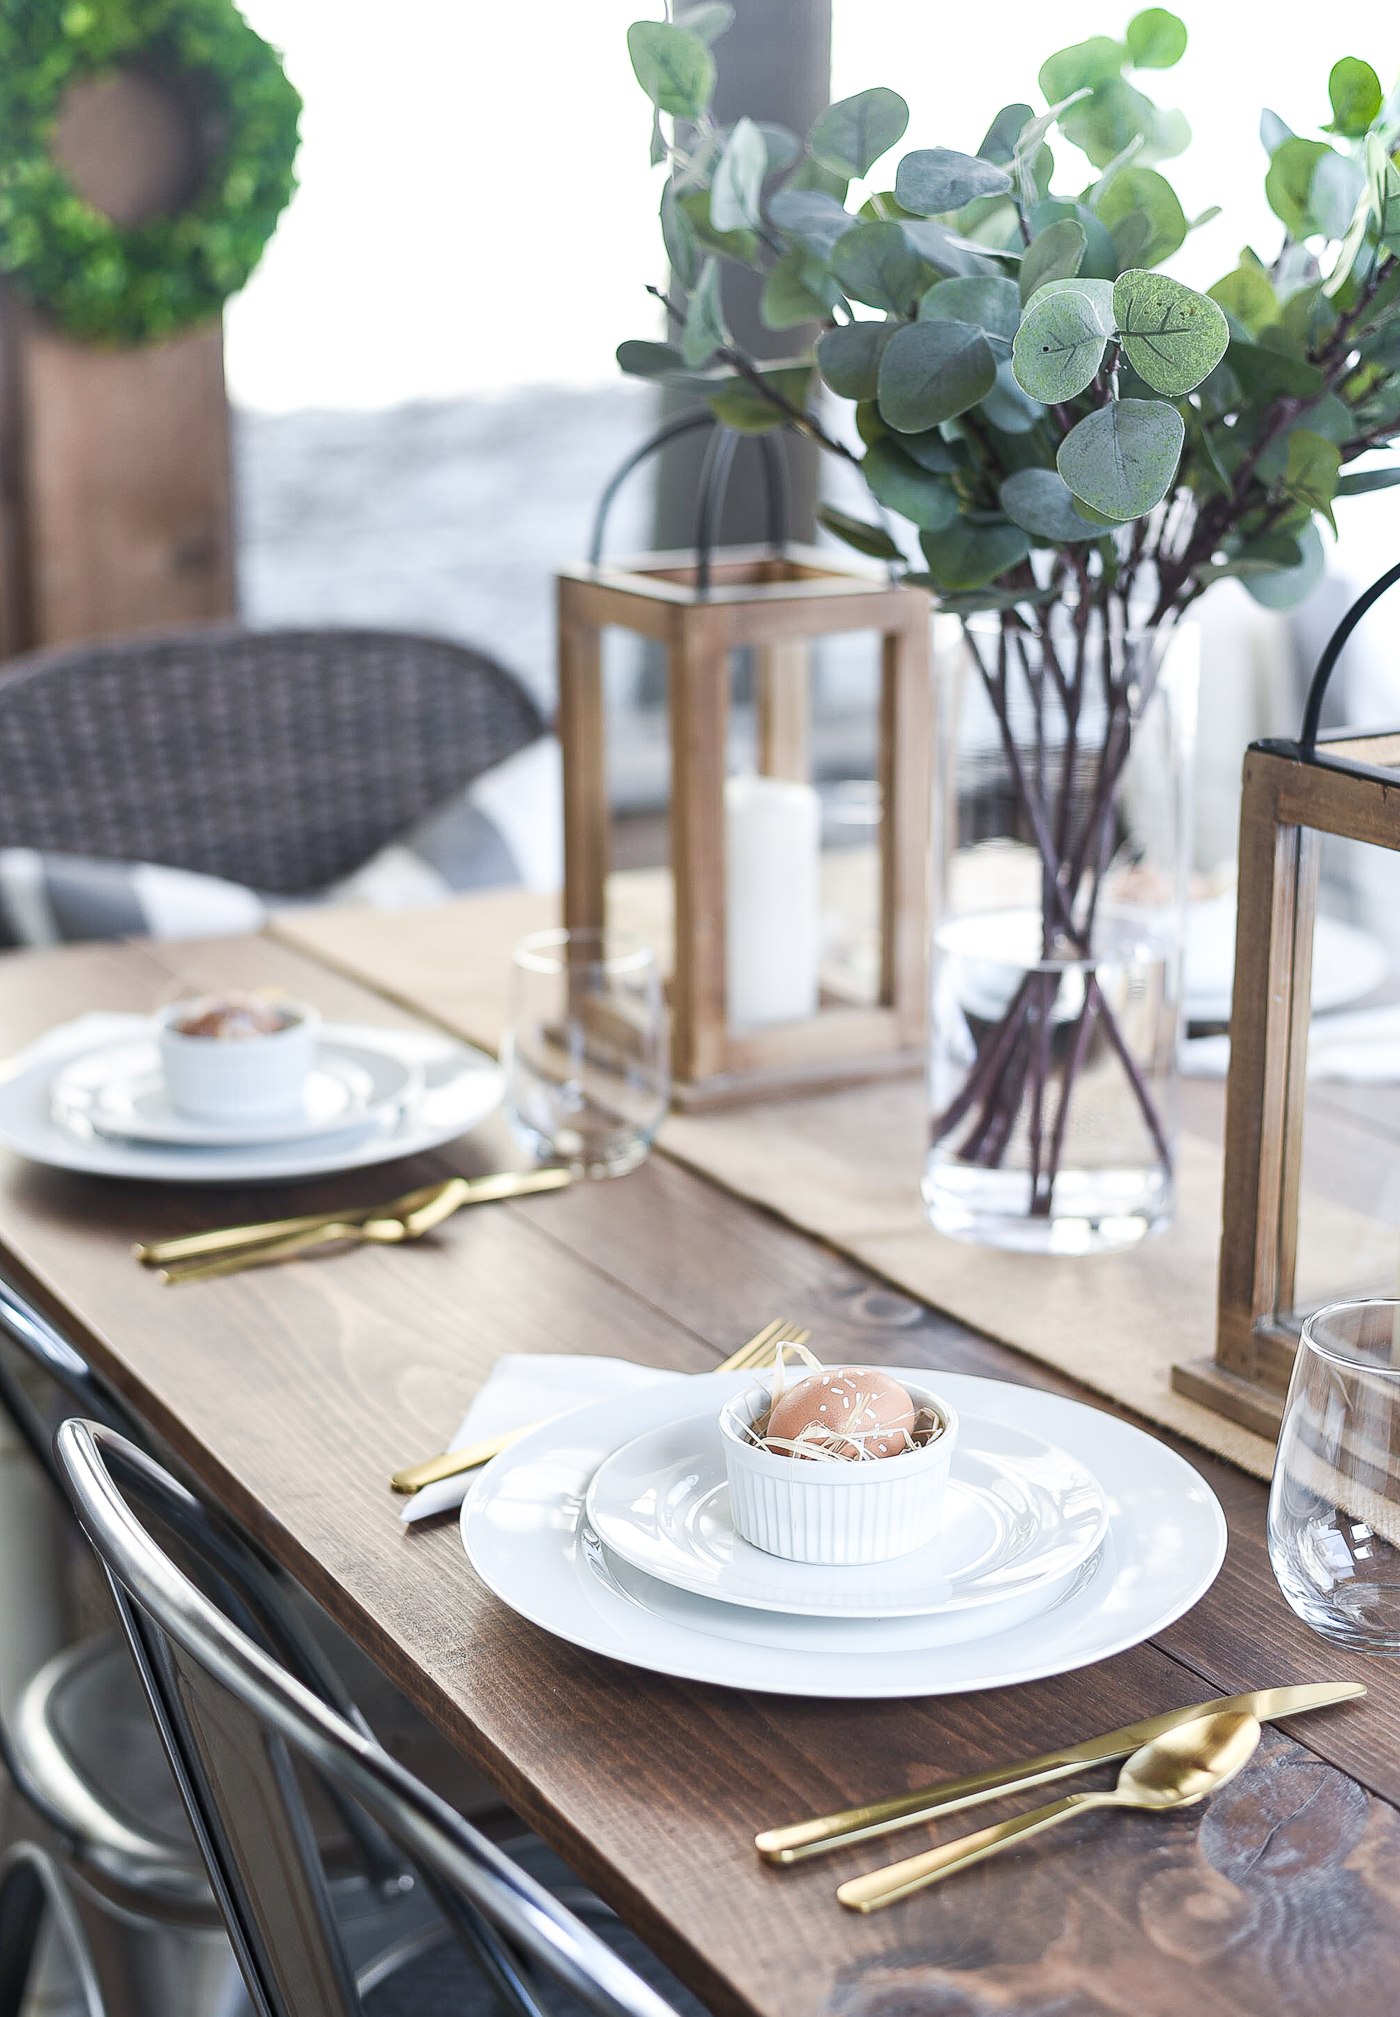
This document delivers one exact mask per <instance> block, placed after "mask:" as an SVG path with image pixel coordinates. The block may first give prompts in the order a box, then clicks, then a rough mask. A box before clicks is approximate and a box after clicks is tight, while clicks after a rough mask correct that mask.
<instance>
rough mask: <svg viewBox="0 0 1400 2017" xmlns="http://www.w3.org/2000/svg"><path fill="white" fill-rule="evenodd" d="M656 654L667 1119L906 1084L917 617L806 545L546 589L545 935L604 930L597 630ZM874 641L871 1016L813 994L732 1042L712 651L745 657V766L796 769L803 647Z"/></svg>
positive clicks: (917, 916) (667, 557) (921, 625)
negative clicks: (669, 1046)
mask: <svg viewBox="0 0 1400 2017" xmlns="http://www.w3.org/2000/svg"><path fill="white" fill-rule="evenodd" d="M608 625H616V626H618V627H620V628H622V629H624V630H630V631H634V632H636V633H638V634H639V635H641V636H643V637H648V638H654V639H655V640H656V641H657V642H658V643H660V644H661V645H663V646H664V647H665V651H666V657H667V666H668V673H669V688H670V719H671V875H672V879H673V883H674V898H675V905H674V914H675V955H674V970H673V973H672V977H671V1006H672V1017H673V1032H674V1062H675V1074H676V1099H677V1104H678V1105H681V1106H683V1107H691V1108H695V1107H700V1106H707V1105H715V1104H721V1103H725V1102H728V1101H734V1100H738V1099H742V1098H746V1097H756V1096H759V1095H762V1094H771V1093H776V1092H782V1091H788V1090H794V1089H798V1088H803V1087H808V1086H811V1085H813V1084H818V1083H834V1082H838V1081H840V1080H842V1079H847V1078H855V1077H860V1076H874V1075H878V1074H883V1073H887V1072H892V1071H897V1070H903V1069H910V1068H913V1067H915V1066H917V1065H918V1064H919V1063H921V1061H922V1056H923V1033H924V1028H925V1020H926V1009H927V1004H926V1000H925V995H926V958H927V955H926V949H925V933H926V928H927V909H928V905H927V857H928V838H929V791H930V772H931V736H932V721H931V714H932V699H931V686H930V666H929V632H930V604H929V598H928V596H927V595H926V594H925V592H924V591H923V590H922V589H918V588H907V587H901V586H899V585H897V584H894V583H891V582H890V581H889V580H887V579H880V578H878V577H874V578H872V576H871V575H870V574H869V573H867V572H863V571H861V570H860V569H859V568H857V567H855V566H848V565H846V564H844V563H842V562H841V561H839V560H835V559H833V558H832V556H831V555H830V554H828V553H826V552H825V551H821V550H818V549H817V548H814V547H807V546H793V545H776V546H769V547H763V548H752V549H750V548H737V547H736V548H730V549H727V550H726V551H725V552H724V553H723V554H722V555H716V556H715V558H714V560H713V562H712V563H711V562H710V560H709V556H708V555H707V554H705V553H703V552H702V553H700V554H698V555H697V554H695V553H655V554H648V555H647V556H645V558H643V559H639V560H631V561H625V562H619V563H615V564H612V565H607V566H604V565H598V564H593V565H588V566H578V567H569V568H565V569H564V570H563V571H562V572H561V573H560V576H559V733H560V738H561V741H562V744H563V752H564V842H565V862H564V921H565V923H566V924H567V925H569V926H572V927H581V926H597V925H600V924H602V923H603V922H604V921H605V900H606V877H607V864H608V806H607V791H606V780H605V767H604V720H603V687H602V632H603V630H604V628H605V627H606V626H608ZM842 631H874V632H876V633H878V635H879V637H880V640H881V686H880V756H879V781H880V785H881V792H882V818H881V826H880V890H881V903H880V909H881V970H880V985H879V990H878V999H877V1000H876V1002H875V1003H874V1004H873V1005H860V1004H854V1003H851V1002H842V1001H837V1000H830V999H824V1000H823V1001H822V1003H821V1005H820V1007H819V1008H818V1011H817V1013H816V1014H815V1015H812V1016H810V1017H807V1018H804V1019H803V1020H801V1021H799V1022H792V1023H784V1024H777V1025H769V1026H765V1027H761V1028H756V1029H748V1030H735V1029H732V1028H731V1027H730V1026H729V1023H728V1019H727V1014H726V976H725V912H724V901H725V897H724V893H725V864H724V830H725V822H724V779H725V746H726V733H727V728H728V717H729V687H730V678H729V655H730V653H731V652H732V651H733V650H734V649H735V648H736V647H739V646H744V645H747V646H751V647H752V648H753V650H754V653H755V662H756V669H757V684H756V700H757V708H758V716H759V763H760V769H761V771H762V772H764V773H766V774H767V775H770V776H775V777H804V776H805V775H806V772H807V754H806V745H807V709H808V663H807V659H808V647H809V645H810V643H811V641H812V640H813V639H814V638H816V637H819V636H821V635H824V634H832V633H836V632H842Z"/></svg>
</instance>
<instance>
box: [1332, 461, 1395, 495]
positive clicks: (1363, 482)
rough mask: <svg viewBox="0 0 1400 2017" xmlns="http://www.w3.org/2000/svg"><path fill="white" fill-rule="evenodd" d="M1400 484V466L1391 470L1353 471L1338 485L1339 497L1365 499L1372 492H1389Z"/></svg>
mask: <svg viewBox="0 0 1400 2017" xmlns="http://www.w3.org/2000/svg"><path fill="white" fill-rule="evenodd" d="M1396 483H1400V466H1392V467H1391V468H1390V469H1353V470H1349V471H1348V473H1347V474H1346V475H1345V476H1344V477H1342V478H1341V480H1340V481H1339V483H1338V484H1337V495H1338V497H1365V496H1366V495H1367V493H1368V492H1370V491H1372V490H1389V489H1390V488H1391V486H1392V485H1393V484H1396Z"/></svg>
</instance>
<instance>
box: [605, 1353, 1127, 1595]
mask: <svg viewBox="0 0 1400 2017" xmlns="http://www.w3.org/2000/svg"><path fill="white" fill-rule="evenodd" d="M898 1377H900V1375H898V1374H896V1378H898ZM958 1423H959V1426H958V1440H957V1446H956V1448H955V1449H954V1451H953V1464H952V1471H951V1474H950V1476H949V1480H948V1497H947V1500H946V1505H945V1511H944V1516H943V1526H942V1529H941V1531H940V1533H939V1535H938V1537H937V1539H936V1540H934V1541H931V1542H930V1543H929V1545H928V1546H927V1547H924V1548H916V1549H915V1550H914V1552H913V1553H912V1554H908V1555H901V1556H899V1557H898V1558H897V1559H896V1560H895V1561H892V1562H877V1563H874V1564H872V1565H871V1566H870V1567H868V1568H848V1567H840V1568H828V1567H824V1566H822V1565H821V1564H819V1563H815V1562H789V1561H785V1560H783V1559H781V1558H780V1557H779V1556H777V1555H769V1554H765V1553H764V1551H763V1550H762V1549H761V1548H755V1547H753V1546H752V1545H751V1544H750V1543H749V1542H748V1541H746V1540H744V1538H743V1536H742V1535H740V1534H737V1533H736V1532H735V1530H734V1522H733V1519H732V1518H731V1515H730V1510H729V1484H728V1480H727V1478H726V1476H725V1465H724V1445H723V1442H722V1440H721V1437H720V1433H719V1421H718V1415H717V1411H716V1410H715V1409H713V1408H710V1409H697V1410H693V1411H692V1412H691V1413H689V1414H687V1415H685V1416H683V1417H682V1418H681V1419H679V1420H677V1421H672V1422H668V1423H666V1424H665V1425H664V1426H663V1427H661V1428H658V1429H651V1430H649V1431H648V1432H647V1433H646V1434H645V1435H641V1436H637V1437H635V1438H634V1439H633V1441H632V1442H630V1443H627V1444H624V1446H623V1447H622V1448H621V1449H620V1450H615V1451H614V1452H613V1454H612V1456H610V1457H608V1458H607V1459H606V1460H605V1461H604V1462H603V1463H602V1464H601V1465H600V1466H599V1467H598V1470H597V1472H596V1473H595V1475H594V1478H593V1481H592V1483H591V1484H590V1486H589V1488H588V1494H587V1499H586V1502H585V1504H586V1512H587V1518H588V1522H589V1524H590V1526H591V1527H592V1528H593V1530H594V1532H595V1533H596V1534H597V1535H598V1537H599V1539H600V1540H601V1541H603V1542H604V1543H605V1544H606V1546H607V1547H608V1549H609V1551H610V1552H611V1553H612V1554H614V1555H618V1556H620V1557H621V1558H622V1560H623V1561H624V1562H629V1563H630V1564H631V1565H632V1567H633V1568H635V1569H641V1570H642V1571H643V1572H644V1573H645V1574H646V1575H648V1576H653V1577H657V1578H659V1580H660V1581H661V1582H663V1583H672V1584H674V1585H675V1587H676V1588H677V1589H680V1590H690V1591H691V1592H693V1594H694V1595H695V1596H697V1597H708V1598H711V1599H713V1600H714V1601H716V1602H718V1603H726V1604H741V1605H745V1606H747V1607H749V1608H751V1609H753V1610H758V1611H790V1612H792V1613H794V1614H795V1615H801V1616H806V1617H827V1618H899V1617H912V1616H915V1615H917V1614H919V1613H924V1614H926V1615H927V1614H931V1613H933V1612H935V1611H938V1612H943V1611H954V1610H967V1609H973V1608H976V1607H978V1606H981V1605H984V1604H995V1603H997V1602H999V1601H1000V1600H1001V1599H1003V1598H1006V1597H1016V1596H1023V1595H1027V1594H1029V1593H1030V1592H1032V1591H1034V1590H1036V1589H1038V1588H1039V1587H1040V1586H1041V1585H1042V1584H1049V1583H1055V1584H1059V1583H1062V1582H1063V1581H1064V1579H1065V1578H1066V1577H1067V1576H1068V1575H1070V1574H1072V1572H1073V1571H1074V1570H1075V1569H1077V1568H1078V1567H1079V1565H1080V1563H1081V1562H1084V1561H1087V1559H1088V1557H1089V1556H1090V1555H1092V1554H1093V1552H1094V1550H1095V1548H1097V1546H1098V1545H1099V1542H1100V1541H1101V1540H1102V1539H1103V1536H1104V1530H1105V1529H1106V1527H1107V1525H1108V1507H1107V1506H1106V1505H1105V1503H1104V1496H1103V1493H1102V1491H1101V1490H1100V1489H1099V1484H1098V1480H1097V1479H1096V1478H1095V1477H1094V1476H1093V1474H1092V1473H1091V1472H1090V1471H1087V1470H1086V1469H1085V1468H1084V1466H1083V1464H1081V1463H1080V1462H1078V1460H1077V1459H1076V1458H1074V1457H1072V1456H1071V1455H1070V1454H1069V1452H1068V1451H1067V1450H1057V1449H1056V1448H1055V1447H1054V1445H1053V1444H1051V1443H1047V1442H1046V1441H1045V1439H1044V1438H1043V1437H1042V1436H1036V1435H1032V1434H1030V1433H1029V1432H1028V1431H1027V1430H1025V1429H1019V1428H1013V1427H1011V1426H1010V1425H1009V1424H1008V1423H1005V1422H998V1421H993V1420H989V1419H988V1418H987V1417H985V1416H981V1415H971V1416H968V1415H964V1414H962V1413H961V1412H959V1417H958Z"/></svg>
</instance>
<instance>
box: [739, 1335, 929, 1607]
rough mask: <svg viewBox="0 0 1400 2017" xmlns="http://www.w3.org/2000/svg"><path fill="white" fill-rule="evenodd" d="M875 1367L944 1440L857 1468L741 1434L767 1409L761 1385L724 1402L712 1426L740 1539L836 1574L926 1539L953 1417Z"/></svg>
mask: <svg viewBox="0 0 1400 2017" xmlns="http://www.w3.org/2000/svg"><path fill="white" fill-rule="evenodd" d="M855 1370H857V1371H859V1370H860V1369H859V1368H858V1367H857V1368H856V1369H855ZM872 1370H873V1369H872ZM881 1370H882V1371H890V1372H892V1375H893V1377H894V1378H895V1379H897V1380H898V1381H899V1383H900V1385H901V1386H902V1387H905V1388H906V1389H907V1390H908V1393H909V1397H910V1399H911V1400H912V1401H913V1403H914V1406H915V1407H916V1408H934V1409H936V1410H937V1412H938V1413H939V1414H940V1415H941V1416H942V1418H943V1423H944V1429H943V1434H942V1435H941V1436H939V1437H938V1438H937V1440H936V1441H934V1442H932V1443H929V1444H926V1445H925V1446H924V1448H923V1449H920V1450H909V1451H906V1453H905V1454H904V1455H903V1456H902V1457H880V1458H877V1459H876V1461H875V1462H873V1463H865V1464H861V1463H849V1464H847V1463H836V1464H823V1463H819V1462H814V1461H812V1460H811V1459H806V1458H802V1457H785V1456H778V1455H776V1454H775V1453H774V1452H773V1451H772V1450H762V1449H759V1447H758V1446H757V1444H755V1443H751V1442H750V1441H749V1440H748V1438H747V1437H746V1436H745V1435H744V1433H743V1425H744V1424H746V1423H748V1422H751V1421H753V1420H755V1419H756V1418H758V1417H759V1416H761V1415H762V1414H763V1412H764V1410H765V1409H766V1408H767V1406H768V1389H767V1386H766V1384H760V1385H759V1386H757V1387H751V1388H749V1389H747V1390H746V1391H745V1392H744V1393H742V1394H737V1395H735V1397H734V1398H733V1399H732V1400H730V1401H726V1403H725V1405H724V1407H723V1408H722V1409H721V1410H720V1417H719V1427H720V1439H721V1441H722V1443H723V1445H724V1461H725V1467H726V1469H727V1471H728V1474H729V1508H730V1513H731V1515H732V1517H733V1520H734V1525H735V1527H736V1528H737V1530H738V1531H739V1533H740V1534H742V1535H743V1537H744V1539H745V1540H746V1541H751V1542H752V1543H753V1545H754V1547H756V1548H762V1549H763V1550H764V1552H765V1553H766V1554H769V1555H781V1556H784V1557H785V1558H786V1559H787V1560H788V1561H790V1562H821V1563H823V1564H825V1565H826V1566H828V1567H833V1568H835V1567H855V1566H857V1565H858V1564H860V1563H862V1562H888V1561H892V1560H893V1559H894V1558H895V1557H896V1556H898V1555H908V1554H912V1553H913V1551H914V1549H915V1548H922V1547H924V1546H925V1545H926V1544H927V1543H928V1542H929V1541H931V1540H932V1539H933V1538H934V1536H935V1534H936V1533H937V1532H938V1528H939V1525H940V1523H941V1521H942V1518H943V1499H944V1495H945V1494H946V1492H947V1489H948V1470H949V1467H950V1465H951V1463H952V1461H953V1446H954V1444H955V1443H956V1441H957V1437H958V1418H957V1415H956V1413H955V1412H954V1410H953V1409H952V1408H950V1407H949V1405H948V1403H947V1402H946V1401H945V1400H943V1399H941V1398H940V1396H939V1395H938V1394H936V1393H935V1392H934V1390H933V1388H932V1387H930V1386H928V1385H927V1384H926V1383H925V1382H924V1381H923V1380H922V1379H921V1378H920V1376H919V1375H918V1374H917V1373H905V1372H900V1371H899V1370H897V1369H894V1368H881ZM793 1384H795V1383H793Z"/></svg>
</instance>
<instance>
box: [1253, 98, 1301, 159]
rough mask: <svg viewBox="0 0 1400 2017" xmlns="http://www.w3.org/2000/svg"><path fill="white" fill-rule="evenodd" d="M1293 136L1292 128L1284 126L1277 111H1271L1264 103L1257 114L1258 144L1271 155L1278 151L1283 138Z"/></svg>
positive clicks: (1287, 138) (1288, 138)
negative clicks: (1261, 109) (1262, 108)
mask: <svg viewBox="0 0 1400 2017" xmlns="http://www.w3.org/2000/svg"><path fill="white" fill-rule="evenodd" d="M1292 138H1293V128H1292V127H1291V126H1285V125H1284V123H1283V121H1282V120H1281V119H1280V118H1279V116H1278V114H1277V112H1271V111H1270V110H1269V108H1268V106H1267V105H1266V106H1265V107H1264V110H1263V111H1262V112H1261V113H1260V114H1259V144H1260V146H1261V147H1262V148H1263V150H1264V152H1265V153H1266V154H1267V155H1269V157H1270V158H1271V159H1272V157H1273V156H1274V155H1275V154H1277V153H1278V150H1279V148H1280V147H1282V145H1283V143H1284V141H1285V140H1291V139H1292Z"/></svg>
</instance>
